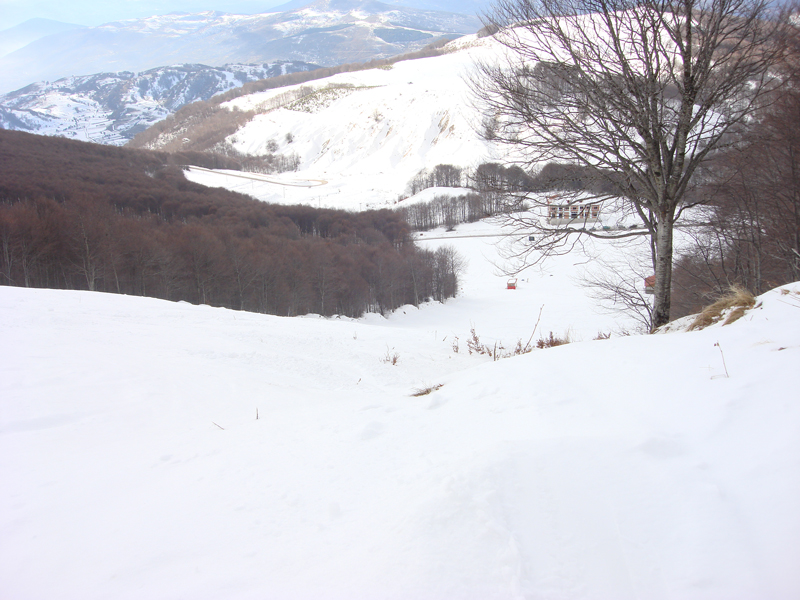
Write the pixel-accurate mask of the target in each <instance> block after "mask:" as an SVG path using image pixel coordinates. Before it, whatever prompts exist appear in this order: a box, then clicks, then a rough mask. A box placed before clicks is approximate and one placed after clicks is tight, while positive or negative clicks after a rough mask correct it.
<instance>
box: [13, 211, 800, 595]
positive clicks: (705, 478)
mask: <svg viewBox="0 0 800 600" xmlns="http://www.w3.org/2000/svg"><path fill="white" fill-rule="evenodd" d="M465 231H466V232H467V233H471V234H472V235H487V236H488V235H491V234H493V233H496V231H495V230H493V229H492V228H491V227H490V226H488V225H486V224H474V225H471V226H468V227H467V228H466V230H465ZM429 236H430V237H436V236H434V235H433V233H431V234H429ZM448 242H449V243H453V244H456V245H457V248H458V249H459V251H460V252H462V253H463V254H464V255H466V256H467V257H468V259H469V269H468V271H467V273H466V281H465V286H464V291H463V294H462V295H461V296H460V297H459V298H457V299H455V300H453V301H451V302H448V303H447V304H445V305H428V306H423V307H422V308H420V309H415V308H413V307H406V308H404V309H401V310H399V311H397V312H396V313H395V314H393V315H391V316H390V317H389V318H388V319H384V318H382V317H379V316H377V315H370V316H368V317H366V318H365V319H362V320H359V321H353V320H348V319H328V320H326V319H319V318H316V317H313V316H312V317H307V318H278V317H269V316H263V315H257V314H249V313H242V312H235V311H229V310H224V309H216V308H210V307H206V306H191V305H188V304H176V303H170V302H165V301H160V300H153V299H146V298H135V297H127V296H112V295H104V294H97V293H89V292H70V291H50V290H31V289H23V288H9V287H0V336H2V339H3V342H4V343H3V345H2V350H0V353H2V361H1V362H0V365H1V366H0V402H2V412H0V498H1V499H2V500H1V501H2V507H3V509H2V511H0V530H2V535H3V544H2V546H0V548H2V549H1V550H0V596H2V597H3V598H63V599H76V600H77V599H80V600H91V599H99V598H115V599H125V598H131V599H132V598H136V599H140V598H145V597H146V598H155V599H159V598H163V599H168V598H193V599H203V598H208V599H212V598H213V599H217V598H229V599H238V598H265V597H268V598H278V599H284V598H285V599H288V598H297V599H308V598H326V599H339V598H341V599H345V598H346V599H356V598H358V599H361V598H369V599H392V598H397V599H408V598H418V599H423V600H424V599H432V600H433V599H437V600H438V599H442V598H447V599H449V600H460V599H473V598H474V599H476V600H477V599H481V600H486V599H491V598H497V599H512V598H514V599H516V598H547V599H552V598H562V599H579V598H580V599H597V598H614V599H623V600H624V599H627V598H648V599H657V598H674V599H684V598H702V599H715V600H723V599H724V600H731V599H742V600H744V599H748V600H749V599H752V598H775V599H788V598H796V597H797V596H798V594H800V576H798V571H797V568H796V565H797V564H798V562H800V541H799V540H800V497H798V490H800V405H799V404H798V403H797V402H796V396H797V389H798V388H800V374H798V371H797V368H796V367H797V364H798V361H800V284H793V285H789V286H785V287H784V288H783V289H779V290H775V291H772V292H770V293H768V294H765V295H764V296H763V297H762V298H760V299H759V304H758V305H757V307H756V308H755V309H753V310H751V311H749V312H748V313H747V314H746V315H745V316H744V317H743V318H742V319H740V320H739V321H737V322H736V323H734V324H732V325H729V326H725V327H722V326H713V327H711V328H708V329H705V330H702V331H695V332H690V333H685V332H678V333H671V334H666V335H658V336H631V337H613V338H612V339H607V340H597V341H592V338H593V337H594V336H595V334H596V332H597V331H609V330H610V329H612V328H614V327H615V325H624V321H615V320H614V319H613V318H612V317H608V316H600V315H597V314H595V313H594V312H593V311H592V308H591V302H590V301H589V300H588V298H586V296H585V291H584V290H582V289H581V288H580V287H578V286H577V285H576V284H575V283H574V282H573V280H572V277H573V276H574V275H575V274H576V273H577V272H578V271H577V270H578V269H579V268H580V263H582V262H585V258H582V257H580V256H578V255H572V256H565V257H561V258H560V259H558V260H557V261H555V262H553V263H550V264H549V266H548V269H547V270H546V271H541V272H532V273H531V274H530V276H529V277H527V278H526V279H527V280H525V281H521V282H520V287H519V289H517V290H507V289H505V279H504V278H502V277H499V276H497V275H495V274H494V273H493V268H492V265H491V263H490V260H493V259H494V258H496V254H495V248H494V246H493V245H492V238H489V237H484V238H478V237H469V238H463V237H462V238H452V239H450V240H448ZM425 243H426V244H428V245H429V246H435V245H436V244H439V243H443V242H442V241H441V240H433V239H430V240H429V241H428V242H425ZM542 305H543V306H544V308H543V309H542V317H541V321H540V323H539V329H538V330H537V333H536V337H535V338H534V339H538V338H539V336H540V335H547V333H548V332H549V331H551V330H552V331H554V332H555V333H556V334H557V335H562V334H563V333H564V332H565V331H568V330H571V331H572V333H573V338H574V339H576V340H583V341H576V342H574V343H572V344H569V345H566V346H562V347H557V348H550V349H543V350H534V351H533V352H532V353H530V354H527V355H524V356H521V357H515V358H507V359H502V360H500V361H498V362H492V361H491V360H490V359H489V358H487V357H486V356H478V355H470V354H469V353H468V352H467V347H466V339H467V337H468V336H469V330H470V328H471V327H474V329H475V330H476V332H477V333H478V334H479V335H480V336H481V339H482V341H485V342H486V343H489V344H492V343H493V342H494V341H496V340H497V338H500V339H502V340H503V341H504V342H505V345H506V346H507V347H510V346H513V343H514V342H515V341H516V339H517V338H525V339H527V338H528V336H530V334H531V332H532V328H533V326H534V325H535V324H536V321H537V315H538V313H539V308H540V306H542ZM524 341H525V340H524V339H523V342H524ZM456 347H457V348H458V350H459V351H458V352H455V348H456ZM394 357H396V361H393V358H394ZM393 362H396V364H392V363H393ZM439 385H441V387H440V388H439V389H437V390H436V391H432V392H431V393H430V394H428V395H423V396H417V397H415V396H412V393H414V392H415V390H419V389H423V388H430V387H432V386H439Z"/></svg>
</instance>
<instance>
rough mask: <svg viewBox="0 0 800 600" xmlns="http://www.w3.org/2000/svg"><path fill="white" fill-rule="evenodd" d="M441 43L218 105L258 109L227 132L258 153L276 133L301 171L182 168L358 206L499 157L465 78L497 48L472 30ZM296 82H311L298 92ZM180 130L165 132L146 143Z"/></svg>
mask: <svg viewBox="0 0 800 600" xmlns="http://www.w3.org/2000/svg"><path fill="white" fill-rule="evenodd" d="M447 49H448V50H449V52H448V53H446V54H444V55H442V56H436V57H431V58H424V59H419V60H410V61H402V62H398V63H395V64H394V65H392V66H391V67H386V68H378V69H372V70H368V71H357V72H353V73H342V74H339V75H335V76H333V77H329V78H326V79H322V80H318V81H314V82H310V83H308V84H302V85H298V86H292V87H290V88H281V89H278V90H269V91H266V92H261V93H258V94H252V95H249V96H243V97H241V98H238V99H236V100H232V101H230V102H228V103H226V104H225V105H223V106H226V107H228V108H230V109H237V108H238V109H241V110H258V111H260V112H261V113H262V114H259V115H258V116H256V117H255V118H254V119H253V120H252V121H251V122H249V123H248V124H246V125H245V126H244V127H243V128H242V129H240V130H239V131H238V132H236V133H235V134H234V135H232V136H230V137H229V138H228V142H229V143H231V144H232V145H233V147H234V148H236V149H237V150H239V151H240V152H244V153H246V154H264V153H266V152H267V151H268V147H269V146H270V143H271V142H272V143H275V144H277V145H278V149H279V152H282V153H286V154H288V153H296V154H298V155H299V157H300V166H299V168H298V171H297V172H294V173H283V174H281V175H275V176H267V177H260V176H257V175H255V176H253V175H250V174H243V173H235V174H228V175H225V174H214V173H209V172H205V171H199V170H193V171H191V172H190V173H189V174H188V177H189V178H190V179H192V180H193V181H196V182H199V183H203V184H206V185H211V186H221V187H227V188H229V189H233V190H236V191H240V192H242V193H246V194H250V195H252V196H255V197H256V198H259V199H262V200H265V201H270V202H285V203H298V202H299V203H308V204H313V205H315V206H316V205H321V206H335V207H343V208H349V209H356V210H357V209H359V207H360V208H362V209H363V208H366V207H368V206H369V207H381V206H387V205H393V204H394V203H395V202H396V201H397V199H398V197H399V196H400V195H402V194H403V193H404V192H405V191H406V187H407V184H408V183H409V181H410V179H411V178H412V177H413V176H414V175H416V174H417V173H418V172H419V171H420V170H422V169H425V168H427V169H431V168H433V167H435V166H436V165H437V164H451V165H456V166H459V167H463V168H474V167H476V166H477V165H479V164H480V163H482V162H489V161H491V160H493V159H494V160H497V158H498V156H497V154H496V150H495V149H494V148H493V147H492V146H491V145H490V144H488V143H486V142H485V141H484V140H482V139H481V138H480V135H479V133H478V131H479V129H480V123H481V117H480V115H479V114H478V112H477V111H476V110H475V108H474V107H473V106H472V100H471V97H470V92H469V85H468V83H467V79H466V77H467V76H468V75H469V73H470V72H471V70H472V68H473V64H474V60H475V59H476V58H477V57H480V56H484V55H486V54H487V53H495V52H497V49H496V48H494V47H492V42H491V39H490V38H483V39H477V38H476V37H475V36H465V37H464V38H463V39H462V40H457V41H455V42H451V43H450V44H448V46H447ZM300 88H306V89H308V88H313V89H314V90H316V92H315V93H314V94H311V95H306V96H303V97H302V98H301V99H299V100H297V99H296V97H297V94H299V91H298V90H300ZM176 135H178V136H179V135H180V132H179V131H178V132H175V133H170V132H168V133H167V134H165V135H164V136H162V138H161V139H160V140H158V141H157V143H155V144H153V145H152V146H151V147H153V148H158V147H160V145H161V144H163V143H166V142H168V141H170V140H171V139H173V138H174V137H175V136H176ZM170 136H172V137H170ZM287 136H289V137H287ZM290 140H291V141H290ZM442 193H446V191H443V192H442Z"/></svg>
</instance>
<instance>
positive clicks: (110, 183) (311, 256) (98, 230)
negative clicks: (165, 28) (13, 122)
mask: <svg viewBox="0 0 800 600" xmlns="http://www.w3.org/2000/svg"><path fill="white" fill-rule="evenodd" d="M167 158H168V157H167V155H164V154H160V153H152V152H147V151H141V150H130V149H124V148H115V147H110V146H100V145H95V144H86V143H82V142H75V141H70V140H65V139H61V138H47V137H42V136H34V135H30V134H26V133H21V132H13V131H0V161H2V163H3V166H4V168H3V170H2V172H1V173H0V284H2V285H16V286H26V287H48V288H56V289H83V290H94V291H104V292H114V293H123V294H131V295H142V296H152V297H157V298H164V299H169V300H185V301H189V302H193V303H203V304H211V305H214V306H224V307H229V308H235V309H242V310H250V311H256V312H264V313H271V314H279V315H297V314H304V313H318V314H322V315H334V314H340V315H347V316H360V315H362V314H363V313H364V312H367V311H377V312H385V311H389V310H392V309H394V308H397V307H398V306H401V305H404V304H418V303H420V302H423V301H425V300H429V299H436V300H444V299H445V298H447V297H450V296H453V295H454V294H455V293H456V290H457V286H458V280H457V276H458V273H457V272H456V269H457V268H458V266H459V261H458V260H456V259H457V257H455V258H454V257H453V256H451V255H450V254H448V253H449V251H448V250H447V249H442V250H441V251H440V252H436V253H434V252H428V251H424V250H420V249H418V248H416V247H415V246H414V244H413V243H411V242H410V241H409V239H408V235H407V234H408V231H409V226H408V224H407V223H405V222H404V221H403V220H402V218H401V217H400V216H399V215H398V214H396V213H395V212H393V211H390V210H381V211H367V212H363V213H349V212H347V211H342V210H325V209H323V210H318V209H313V208H310V207H306V206H288V207H287V206H276V205H268V204H264V203H262V202H258V201H256V200H253V199H251V198H248V197H245V196H241V195H239V194H235V193H233V192H228V191H226V190H222V189H212V188H206V187H204V186H200V185H197V184H193V183H191V182H189V181H188V180H186V179H185V177H184V176H183V173H182V171H181V170H180V169H179V168H177V167H174V166H169V165H168V164H167V163H169V162H170V160H166V159H167ZM183 158H185V157H183Z"/></svg>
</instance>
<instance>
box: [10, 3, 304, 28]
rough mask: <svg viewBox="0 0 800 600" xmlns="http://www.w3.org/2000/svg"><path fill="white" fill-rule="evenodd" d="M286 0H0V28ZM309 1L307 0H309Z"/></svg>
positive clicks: (250, 8) (254, 7)
mask: <svg viewBox="0 0 800 600" xmlns="http://www.w3.org/2000/svg"><path fill="white" fill-rule="evenodd" d="M287 1H288V0H110V1H109V0H73V1H71V2H65V1H64V0H0V30H3V29H8V28H9V27H13V26H14V25H18V24H19V23H22V22H23V21H27V20H28V19H33V18H43V19H53V20H54V21H64V22H66V23H75V24H78V25H90V26H94V25H100V24H102V23H107V22H109V21H118V20H121V19H136V18H140V17H149V16H151V15H163V14H167V13H170V12H200V11H204V10H218V11H222V12H228V13H234V14H243V15H249V14H257V13H262V12H269V10H270V8H272V7H274V6H278V5H279V4H285V3H286V2H287ZM309 1H310V0H309Z"/></svg>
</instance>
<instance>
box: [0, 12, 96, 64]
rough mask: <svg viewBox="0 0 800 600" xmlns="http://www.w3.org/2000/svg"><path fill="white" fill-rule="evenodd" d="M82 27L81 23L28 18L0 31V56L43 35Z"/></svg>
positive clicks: (22, 46)
mask: <svg viewBox="0 0 800 600" xmlns="http://www.w3.org/2000/svg"><path fill="white" fill-rule="evenodd" d="M82 28H83V25H75V24H73V23H62V22H61V21H53V20H52V19H28V20H27V21H25V22H24V23H20V24H19V25H16V26H14V27H9V28H8V29H4V30H3V31H0V56H5V55H6V54H9V53H11V52H14V51H15V50H19V49H20V48H24V47H25V46H27V45H28V44H30V43H31V42H35V41H36V40H38V39H41V38H43V37H45V36H48V35H53V34H55V33H63V32H65V31H71V30H73V29H82Z"/></svg>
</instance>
